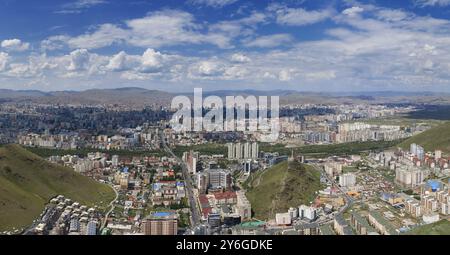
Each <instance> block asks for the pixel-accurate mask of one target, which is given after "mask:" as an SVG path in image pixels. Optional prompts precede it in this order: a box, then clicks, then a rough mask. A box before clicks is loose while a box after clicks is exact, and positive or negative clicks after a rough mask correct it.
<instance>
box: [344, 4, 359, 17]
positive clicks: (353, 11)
mask: <svg viewBox="0 0 450 255" xmlns="http://www.w3.org/2000/svg"><path fill="white" fill-rule="evenodd" d="M363 11H364V9H363V8H362V7H359V6H353V7H351V8H347V9H345V10H343V11H342V14H345V15H347V16H350V17H354V16H356V15H358V14H360V13H362V12H363Z"/></svg>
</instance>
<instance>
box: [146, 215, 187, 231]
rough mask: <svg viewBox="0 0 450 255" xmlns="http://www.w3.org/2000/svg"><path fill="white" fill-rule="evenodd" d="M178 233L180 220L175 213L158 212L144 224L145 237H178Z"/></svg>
mask: <svg viewBox="0 0 450 255" xmlns="http://www.w3.org/2000/svg"><path fill="white" fill-rule="evenodd" d="M177 231H178V218H177V215H176V214H174V213H169V212H157V213H154V214H152V215H151V216H150V217H149V218H147V219H146V220H144V222H143V223H142V232H143V233H144V234H145V235H176V234H177Z"/></svg>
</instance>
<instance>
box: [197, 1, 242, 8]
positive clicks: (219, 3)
mask: <svg viewBox="0 0 450 255" xmlns="http://www.w3.org/2000/svg"><path fill="white" fill-rule="evenodd" d="M190 2H191V3H193V4H196V5H206V6H210V7H214V8H221V7H224V6H226V5H230V4H233V3H235V2H237V0H191V1H190Z"/></svg>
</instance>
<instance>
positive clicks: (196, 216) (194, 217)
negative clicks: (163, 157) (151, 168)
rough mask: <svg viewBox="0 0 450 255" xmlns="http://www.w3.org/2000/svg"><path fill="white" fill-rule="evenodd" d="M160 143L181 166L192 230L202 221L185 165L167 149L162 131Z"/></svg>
mask: <svg viewBox="0 0 450 255" xmlns="http://www.w3.org/2000/svg"><path fill="white" fill-rule="evenodd" d="M161 142H162V145H163V147H164V150H165V151H166V152H167V153H169V154H170V155H171V156H172V157H173V158H175V159H176V160H177V161H178V162H179V163H180V165H181V171H182V174H183V179H184V183H185V188H186V195H187V196H188V200H189V207H190V209H191V217H190V220H191V228H192V229H193V228H195V227H196V226H198V225H200V224H201V221H202V220H201V216H200V211H199V206H198V205H197V199H196V197H195V195H194V185H193V182H192V178H191V176H190V174H189V171H188V168H187V165H186V163H185V162H184V161H183V160H181V159H180V158H179V157H178V156H176V155H175V153H173V151H172V150H171V149H170V148H169V146H167V143H166V137H165V136H164V131H162V132H161Z"/></svg>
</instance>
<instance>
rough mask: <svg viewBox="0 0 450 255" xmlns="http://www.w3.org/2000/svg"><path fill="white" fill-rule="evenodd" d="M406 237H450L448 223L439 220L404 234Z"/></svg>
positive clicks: (449, 222)
mask: <svg viewBox="0 0 450 255" xmlns="http://www.w3.org/2000/svg"><path fill="white" fill-rule="evenodd" d="M405 234H406V235H450V221H448V220H441V221H438V222H436V223H433V224H429V225H425V226H421V227H418V228H416V229H413V230H412V231H409V232H406V233H405Z"/></svg>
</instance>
